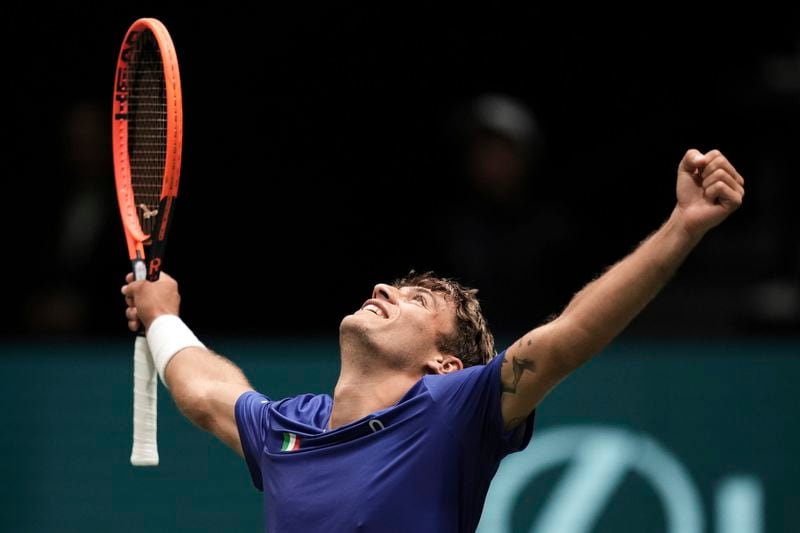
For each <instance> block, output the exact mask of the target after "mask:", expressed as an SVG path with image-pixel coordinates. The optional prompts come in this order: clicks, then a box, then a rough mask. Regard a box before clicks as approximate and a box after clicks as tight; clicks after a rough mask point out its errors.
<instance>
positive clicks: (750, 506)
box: [477, 426, 763, 533]
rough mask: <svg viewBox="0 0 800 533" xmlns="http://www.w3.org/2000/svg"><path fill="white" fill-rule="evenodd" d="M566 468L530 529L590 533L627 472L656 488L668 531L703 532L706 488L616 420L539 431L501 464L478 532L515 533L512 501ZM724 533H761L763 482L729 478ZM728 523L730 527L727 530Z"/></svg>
mask: <svg viewBox="0 0 800 533" xmlns="http://www.w3.org/2000/svg"><path fill="white" fill-rule="evenodd" d="M560 465H564V466H566V470H565V472H564V474H563V475H562V476H561V478H560V479H559V481H558V484H557V485H556V486H555V487H554V488H553V490H552V491H551V492H550V495H549V496H548V498H547V501H545V503H544V505H543V506H542V508H541V511H540V512H539V514H538V516H537V517H536V518H535V520H534V521H533V524H532V525H531V527H530V529H529V532H530V533H590V532H591V531H592V529H593V528H594V526H595V524H596V523H597V521H598V519H599V518H600V516H601V514H602V511H603V509H604V508H605V507H606V506H607V505H608V503H609V501H610V500H611V497H612V496H613V495H614V493H615V491H616V490H617V488H618V487H619V485H620V483H621V482H622V480H623V479H624V477H625V476H626V475H628V474H636V475H638V476H640V477H641V478H642V479H643V480H644V481H645V482H647V484H648V485H649V486H651V487H652V488H653V490H654V492H655V494H656V496H657V497H658V499H659V501H660V502H661V505H662V506H663V510H664V518H665V520H666V531H667V533H703V531H704V530H705V524H704V515H703V506H702V499H701V497H700V493H699V491H698V489H697V488H696V486H695V484H694V483H693V482H692V479H691V476H690V475H689V471H688V470H687V469H686V467H685V466H684V465H683V464H682V463H681V462H680V460H679V459H678V458H677V457H676V456H675V455H673V454H672V453H670V452H669V451H668V450H667V449H666V448H664V447H663V446H661V445H660V444H659V443H658V442H656V441H655V440H654V439H653V438H651V437H649V436H647V435H644V434H641V433H634V432H632V431H628V430H625V429H621V428H615V427H610V426H562V427H557V428H554V429H549V430H546V431H542V432H537V434H536V437H535V438H534V440H533V442H532V443H531V445H530V446H529V447H528V448H527V449H526V450H524V451H523V452H520V453H515V454H512V455H510V456H508V457H507V458H506V459H505V460H504V461H503V463H502V464H501V465H500V469H499V470H498V473H497V476H495V479H494V481H493V482H492V487H491V489H490V491H489V494H488V495H487V498H486V504H485V506H484V510H483V516H482V518H481V522H480V525H479V526H478V530H477V531H478V533H512V530H511V517H512V514H513V506H514V503H515V502H517V501H518V496H519V495H520V494H521V493H522V492H524V491H525V489H526V488H527V487H528V486H529V485H530V483H531V481H533V479H534V478H535V477H536V476H538V475H541V474H542V473H543V472H545V471H546V470H549V469H552V468H555V467H556V466H560ZM716 502H717V512H718V514H724V516H719V517H718V519H717V523H718V532H719V533H761V531H762V528H763V524H762V515H761V485H760V483H759V482H758V480H756V479H755V478H752V477H750V476H745V477H737V478H730V479H729V480H726V481H725V482H724V483H722V484H721V485H720V487H719V489H718V491H717V500H716ZM725 524H728V525H729V526H728V527H729V528H728V529H723V528H724V527H725V526H724V525H725Z"/></svg>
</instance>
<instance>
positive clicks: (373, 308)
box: [361, 300, 389, 318]
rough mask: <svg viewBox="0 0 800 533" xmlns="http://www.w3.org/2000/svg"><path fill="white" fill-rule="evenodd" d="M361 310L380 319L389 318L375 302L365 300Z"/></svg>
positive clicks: (384, 310)
mask: <svg viewBox="0 0 800 533" xmlns="http://www.w3.org/2000/svg"><path fill="white" fill-rule="evenodd" d="M361 310H362V311H369V312H370V313H375V314H376V315H378V316H379V317H381V318H389V316H388V314H387V313H386V309H384V308H383V306H382V305H380V304H379V303H377V302H376V301H375V300H367V302H366V303H365V304H364V305H363V306H362V307H361Z"/></svg>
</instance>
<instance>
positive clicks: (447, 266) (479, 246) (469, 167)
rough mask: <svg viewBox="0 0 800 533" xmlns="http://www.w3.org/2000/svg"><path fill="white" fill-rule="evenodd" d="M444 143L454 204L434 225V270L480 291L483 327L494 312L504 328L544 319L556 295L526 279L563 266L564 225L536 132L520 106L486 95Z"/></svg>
mask: <svg viewBox="0 0 800 533" xmlns="http://www.w3.org/2000/svg"><path fill="white" fill-rule="evenodd" d="M450 138H451V141H452V142H453V145H452V150H451V153H452V156H451V161H450V163H449V166H450V172H451V173H453V174H454V175H453V180H454V183H453V185H452V187H451V190H453V191H455V197H454V198H453V201H452V202H449V203H448V207H449V210H448V211H447V212H446V213H445V215H444V217H443V220H442V222H441V223H440V224H439V225H438V227H439V230H440V231H441V235H440V237H439V239H438V241H439V243H440V245H441V246H442V247H443V248H442V249H441V250H440V252H441V253H442V257H441V260H440V262H441V266H438V267H437V268H440V269H441V270H442V271H445V272H452V273H455V275H457V276H458V277H459V278H461V279H463V280H464V281H465V282H466V283H468V284H473V285H476V286H479V287H481V295H482V300H483V302H484V305H485V308H486V313H487V316H488V317H490V319H491V317H495V316H498V315H499V313H500V312H501V311H500V310H502V312H503V316H504V323H505V324H504V325H505V326H507V327H518V326H521V325H524V324H522V323H520V324H515V323H513V320H512V322H511V323H508V322H506V318H509V315H511V316H512V317H513V316H520V317H522V316H526V317H527V319H528V320H529V319H530V316H531V311H532V309H531V305H532V304H534V303H535V305H536V306H537V309H539V308H540V309H541V313H547V312H549V311H552V309H554V308H556V307H558V305H560V304H561V303H563V302H561V301H560V300H557V297H556V296H554V295H555V294H563V291H561V292H560V293H559V292H556V291H554V290H552V289H555V287H554V286H553V284H548V283H537V284H535V285H536V290H535V291H534V290H533V288H532V284H531V283H530V281H531V279H542V277H543V276H554V275H555V274H556V272H555V271H554V267H552V266H550V265H561V269H563V267H564V265H565V264H567V263H569V261H565V259H566V258H564V257H563V256H564V254H565V250H567V249H568V245H567V243H568V240H569V239H568V238H567V237H568V234H569V232H570V230H569V217H568V214H567V210H566V209H565V206H561V205H558V200H557V198H556V195H554V194H551V192H550V191H549V190H548V185H547V183H546V178H545V177H544V176H543V175H542V159H543V155H544V154H543V152H544V139H543V136H542V131H541V128H540V126H539V124H538V122H537V120H536V117H535V116H534V114H533V113H532V111H531V110H530V109H529V108H528V107H527V106H526V105H524V104H523V103H522V102H520V101H518V100H516V99H514V98H511V97H509V96H506V95H502V94H488V95H484V96H481V97H478V98H476V99H475V100H473V101H471V102H470V103H469V104H468V105H467V106H466V107H464V108H462V109H460V110H459V111H458V112H457V113H456V115H455V117H454V120H453V123H452V131H451V133H450ZM545 279H546V278H545ZM522 309H525V313H524V314H522V313H520V312H519V311H521V310H522ZM533 311H534V313H535V312H536V309H534V310H533Z"/></svg>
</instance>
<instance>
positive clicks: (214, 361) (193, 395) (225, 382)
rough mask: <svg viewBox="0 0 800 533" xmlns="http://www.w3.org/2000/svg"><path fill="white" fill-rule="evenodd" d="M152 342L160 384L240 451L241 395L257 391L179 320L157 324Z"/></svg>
mask: <svg viewBox="0 0 800 533" xmlns="http://www.w3.org/2000/svg"><path fill="white" fill-rule="evenodd" d="M147 340H148V344H149V345H150V349H151V351H152V353H153V358H154V361H155V363H156V367H157V368H158V369H159V373H160V374H161V378H162V380H163V381H164V384H165V385H166V386H167V388H168V389H169V391H170V393H171V394H172V398H173V399H174V400H175V404H176V405H177V406H178V408H179V409H180V411H181V412H182V413H183V414H184V415H185V416H186V417H187V418H188V419H189V420H191V421H192V422H194V423H195V424H197V425H198V426H200V427H202V428H203V429H206V430H208V431H211V432H213V433H215V434H216V435H218V436H219V437H220V438H222V439H223V440H224V441H225V442H226V443H228V444H229V445H231V446H232V447H234V449H238V436H237V430H236V427H235V417H234V413H233V411H234V405H235V403H236V400H237V398H238V397H239V396H240V395H241V393H242V392H244V391H246V390H251V389H252V387H251V386H250V383H249V382H248V381H247V378H246V377H245V376H244V374H243V373H242V371H241V370H240V369H239V368H238V367H237V366H236V365H235V364H233V363H232V362H231V361H229V360H228V359H226V358H224V357H222V356H220V355H217V354H215V353H214V352H212V351H211V350H208V349H207V348H206V347H205V346H204V345H203V343H201V342H200V341H199V340H198V339H197V337H196V336H195V335H194V333H192V331H191V330H190V329H189V328H188V327H187V326H186V324H184V323H183V321H182V320H180V319H179V318H178V317H176V316H174V315H171V316H170V315H167V316H163V317H159V318H157V319H156V320H154V321H153V322H152V324H151V325H150V327H149V328H148V330H147Z"/></svg>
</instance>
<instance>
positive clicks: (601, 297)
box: [557, 211, 699, 367]
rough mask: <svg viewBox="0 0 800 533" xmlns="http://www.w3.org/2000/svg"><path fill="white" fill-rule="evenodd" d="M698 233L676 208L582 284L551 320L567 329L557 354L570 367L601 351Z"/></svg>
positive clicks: (680, 260)
mask: <svg viewBox="0 0 800 533" xmlns="http://www.w3.org/2000/svg"><path fill="white" fill-rule="evenodd" d="M698 242H699V238H698V237H695V236H691V235H690V234H689V232H687V231H686V230H685V228H684V226H683V224H682V221H681V218H680V216H678V213H677V211H675V212H673V214H672V216H671V217H670V218H669V220H667V221H666V222H665V223H664V225H663V226H661V228H659V229H658V231H656V232H655V233H653V234H652V235H650V237H648V238H647V239H646V240H645V241H644V242H642V244H640V245H639V247H638V248H637V249H636V250H635V251H634V252H633V253H631V254H630V255H628V256H627V257H625V258H624V259H623V260H621V261H620V262H618V263H617V264H615V265H614V266H613V267H612V268H610V269H609V270H608V271H606V272H605V273H604V274H603V275H602V276H600V277H599V278H598V279H596V280H595V281H593V282H591V283H590V284H588V285H587V286H586V287H584V288H583V289H582V290H581V291H580V292H579V293H578V294H576V295H575V297H574V298H573V299H572V301H571V302H570V303H569V305H568V306H567V308H566V309H565V310H564V312H563V313H562V314H561V316H560V317H559V318H558V319H557V321H559V322H560V324H559V326H560V327H564V328H567V330H568V334H567V335H565V337H564V338H566V339H569V340H568V342H569V346H568V348H566V349H565V350H563V352H562V353H564V356H565V357H567V358H569V363H570V365H571V366H573V367H576V366H579V365H580V364H582V363H583V362H585V361H586V360H587V359H588V358H590V357H592V356H593V355H594V354H596V353H598V352H599V351H601V350H602V349H603V348H604V347H605V346H607V345H608V344H609V343H610V342H611V340H612V339H613V338H614V337H616V336H617V335H618V334H619V333H620V332H622V330H623V329H625V327H626V326H627V325H628V324H629V323H630V322H631V320H633V319H634V317H636V315H637V314H639V312H641V311H642V309H643V308H644V307H645V306H646V305H647V303H648V302H650V300H652V299H653V297H654V296H655V295H656V294H657V293H658V292H659V291H660V290H661V289H662V288H663V287H664V285H666V283H667V282H668V281H669V279H670V278H671V277H672V276H673V275H674V274H675V272H676V270H677V269H678V267H679V266H680V265H681V264H682V263H683V261H684V260H685V259H686V257H687V256H688V255H689V253H690V252H691V250H692V249H693V248H694V247H695V246H696V245H697V243H698Z"/></svg>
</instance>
